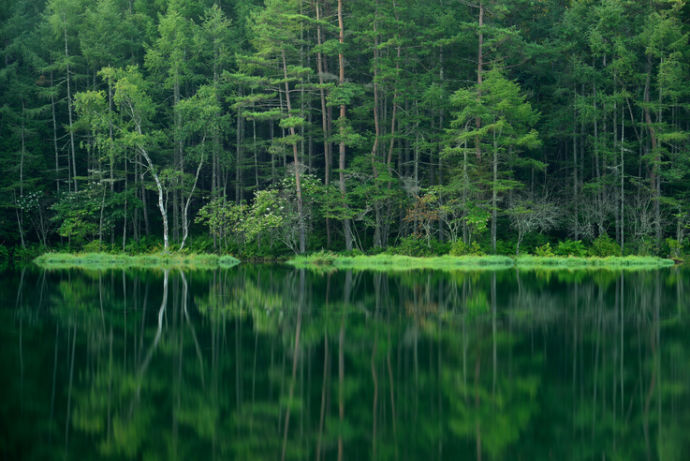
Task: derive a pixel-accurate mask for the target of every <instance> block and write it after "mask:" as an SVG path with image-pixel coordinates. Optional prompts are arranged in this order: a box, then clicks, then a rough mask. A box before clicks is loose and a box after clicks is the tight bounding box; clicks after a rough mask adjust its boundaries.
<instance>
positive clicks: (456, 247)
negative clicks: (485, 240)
mask: <svg viewBox="0 0 690 461" xmlns="http://www.w3.org/2000/svg"><path fill="white" fill-rule="evenodd" d="M450 254H451V255H452V256H467V255H473V256H481V255H483V254H484V251H483V250H482V249H481V247H480V246H479V244H478V243H477V242H472V243H471V244H470V245H467V244H465V242H463V241H462V240H457V241H456V242H455V243H453V246H451V248H450Z"/></svg>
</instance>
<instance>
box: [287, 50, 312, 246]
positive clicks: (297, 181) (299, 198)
mask: <svg viewBox="0 0 690 461" xmlns="http://www.w3.org/2000/svg"><path fill="white" fill-rule="evenodd" d="M281 56H282V58H283V77H284V79H285V103H286V105H287V113H288V116H290V114H291V113H292V104H291V103H290V85H289V84H288V73H287V60H286V59H285V50H281ZM290 136H292V138H293V141H292V155H293V161H294V166H295V188H296V192H297V214H298V215H299V252H300V253H304V252H305V250H306V235H305V229H304V210H303V202H302V182H301V178H300V164H299V158H298V154H297V142H295V141H294V138H295V126H294V124H290Z"/></svg>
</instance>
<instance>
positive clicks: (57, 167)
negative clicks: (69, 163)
mask: <svg viewBox="0 0 690 461" xmlns="http://www.w3.org/2000/svg"><path fill="white" fill-rule="evenodd" d="M50 87H51V92H50V112H51V115H52V121H53V151H54V152H55V190H56V192H57V194H58V195H60V154H59V150H58V143H57V117H56V116H55V95H54V94H53V91H52V89H53V71H50Z"/></svg>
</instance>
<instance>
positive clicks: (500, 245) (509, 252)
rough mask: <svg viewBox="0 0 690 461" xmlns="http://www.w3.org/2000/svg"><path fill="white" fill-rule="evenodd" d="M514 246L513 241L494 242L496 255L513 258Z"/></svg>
mask: <svg viewBox="0 0 690 461" xmlns="http://www.w3.org/2000/svg"><path fill="white" fill-rule="evenodd" d="M515 246H516V242H514V241H505V240H496V254H497V255H505V256H513V255H514V254H515ZM521 251H522V247H521Z"/></svg>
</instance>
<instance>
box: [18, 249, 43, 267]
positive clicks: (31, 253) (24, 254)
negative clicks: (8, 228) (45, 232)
mask: <svg viewBox="0 0 690 461" xmlns="http://www.w3.org/2000/svg"><path fill="white" fill-rule="evenodd" d="M44 251H45V248H44V247H41V246H39V245H30V246H27V247H26V248H22V247H15V248H14V252H13V255H12V256H13V259H14V261H15V262H16V263H27V262H29V261H33V259H34V258H36V257H37V256H38V255H40V254H41V253H43V252H44Z"/></svg>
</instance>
